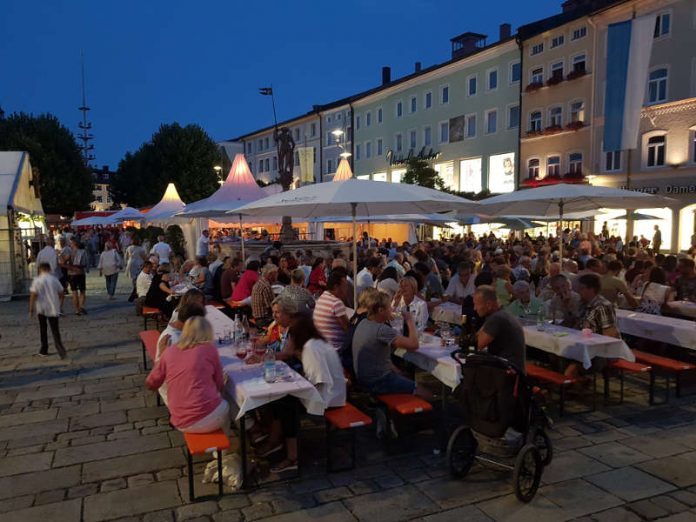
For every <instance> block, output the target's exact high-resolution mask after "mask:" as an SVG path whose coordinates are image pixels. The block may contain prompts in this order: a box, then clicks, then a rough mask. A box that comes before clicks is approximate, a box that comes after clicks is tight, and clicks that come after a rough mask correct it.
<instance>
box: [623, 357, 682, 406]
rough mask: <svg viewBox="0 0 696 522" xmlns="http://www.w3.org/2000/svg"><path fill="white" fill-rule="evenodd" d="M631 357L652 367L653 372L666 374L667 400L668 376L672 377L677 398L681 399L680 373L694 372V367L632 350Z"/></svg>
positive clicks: (675, 360)
mask: <svg viewBox="0 0 696 522" xmlns="http://www.w3.org/2000/svg"><path fill="white" fill-rule="evenodd" d="M633 355H635V357H636V361H637V362H639V363H642V364H648V365H650V366H652V368H653V371H655V370H659V371H661V372H663V373H666V374H667V391H666V393H667V398H668V399H669V375H674V383H675V388H676V394H677V397H681V378H680V377H681V374H682V372H690V371H694V370H696V365H694V364H691V363H688V362H684V361H679V360H677V359H670V358H669V357H663V356H661V355H655V354H652V353H649V352H642V351H640V350H633Z"/></svg>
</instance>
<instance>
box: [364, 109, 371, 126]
mask: <svg viewBox="0 0 696 522" xmlns="http://www.w3.org/2000/svg"><path fill="white" fill-rule="evenodd" d="M370 125H372V113H371V112H366V113H365V127H369V126H370Z"/></svg>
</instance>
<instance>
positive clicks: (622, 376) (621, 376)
mask: <svg viewBox="0 0 696 522" xmlns="http://www.w3.org/2000/svg"><path fill="white" fill-rule="evenodd" d="M619 381H620V382H621V393H620V394H619V404H623V401H624V372H623V370H621V371H620V372H619Z"/></svg>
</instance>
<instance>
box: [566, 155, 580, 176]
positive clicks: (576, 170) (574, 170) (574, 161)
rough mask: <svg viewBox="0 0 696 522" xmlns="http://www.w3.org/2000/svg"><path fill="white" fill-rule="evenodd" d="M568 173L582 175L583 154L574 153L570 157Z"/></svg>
mask: <svg viewBox="0 0 696 522" xmlns="http://www.w3.org/2000/svg"><path fill="white" fill-rule="evenodd" d="M568 172H569V173H570V174H575V175H578V176H579V175H582V152H573V153H572V154H569V155H568Z"/></svg>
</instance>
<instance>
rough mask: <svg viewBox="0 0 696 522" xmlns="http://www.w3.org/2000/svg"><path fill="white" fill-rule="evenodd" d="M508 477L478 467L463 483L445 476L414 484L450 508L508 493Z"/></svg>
mask: <svg viewBox="0 0 696 522" xmlns="http://www.w3.org/2000/svg"><path fill="white" fill-rule="evenodd" d="M508 478H509V474H502V473H498V472H495V471H492V470H488V469H480V468H479V469H473V470H472V472H471V473H469V474H468V475H467V476H466V479H465V482H464V483H462V481H460V480H453V479H450V478H449V477H447V478H437V479H431V480H427V481H424V482H419V483H417V484H415V486H416V487H417V488H418V489H419V490H420V491H422V492H423V493H425V494H426V495H427V496H428V497H429V498H430V499H432V500H434V501H435V502H437V503H438V505H439V506H440V507H441V508H442V509H450V508H453V507H459V506H463V505H466V504H471V503H473V502H480V501H481V500H485V499H489V498H492V497H497V496H501V495H504V494H506V493H508V492H509V491H510V484H509V482H508V480H507V479H508Z"/></svg>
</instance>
